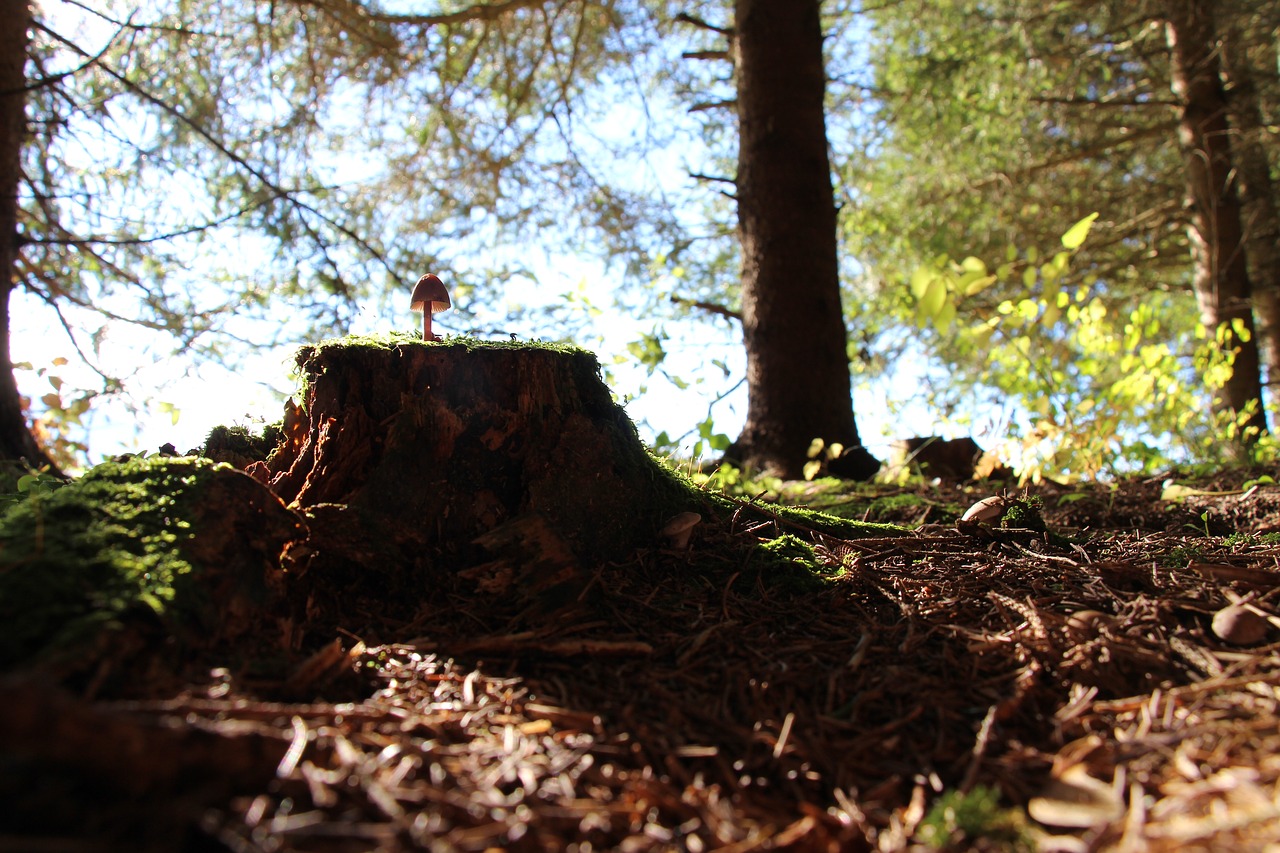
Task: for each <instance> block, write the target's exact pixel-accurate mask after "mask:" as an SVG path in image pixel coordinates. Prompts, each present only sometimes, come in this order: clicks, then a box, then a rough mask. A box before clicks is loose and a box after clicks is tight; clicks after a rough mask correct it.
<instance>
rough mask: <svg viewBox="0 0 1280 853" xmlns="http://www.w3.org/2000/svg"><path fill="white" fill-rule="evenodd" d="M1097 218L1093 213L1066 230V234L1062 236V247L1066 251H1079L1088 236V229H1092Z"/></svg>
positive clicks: (1095, 213)
mask: <svg viewBox="0 0 1280 853" xmlns="http://www.w3.org/2000/svg"><path fill="white" fill-rule="evenodd" d="M1097 218H1098V214H1097V212H1096V211H1095V212H1094V213H1090V214H1089V215H1088V216H1086V217H1085V218H1084V219H1081V220H1080V221H1079V222H1077V223H1076V224H1075V225H1072V226H1071V227H1070V228H1069V229H1067V233H1066V234H1063V235H1062V245H1063V246H1066V247H1067V248H1068V249H1079V248H1080V247H1081V246H1082V245H1083V244H1084V241H1085V238H1086V237H1088V236H1089V229H1090V228H1092V227H1093V221H1094V220H1095V219H1097Z"/></svg>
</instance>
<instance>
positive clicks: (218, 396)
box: [11, 259, 932, 464]
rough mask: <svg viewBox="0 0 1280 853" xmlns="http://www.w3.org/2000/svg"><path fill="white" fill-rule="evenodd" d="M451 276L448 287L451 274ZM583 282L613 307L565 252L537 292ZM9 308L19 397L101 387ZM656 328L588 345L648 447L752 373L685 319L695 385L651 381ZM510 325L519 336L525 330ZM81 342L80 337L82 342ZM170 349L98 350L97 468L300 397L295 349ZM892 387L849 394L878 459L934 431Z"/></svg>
mask: <svg viewBox="0 0 1280 853" xmlns="http://www.w3.org/2000/svg"><path fill="white" fill-rule="evenodd" d="M556 270H559V271H556ZM444 278H445V281H446V284H448V277H447V273H446V274H445V276H444ZM411 284H412V283H406V286H405V291H404V299H403V300H402V301H403V306H402V307H403V310H402V311H400V312H398V313H396V314H394V315H393V316H380V315H378V314H377V312H375V311H374V310H372V309H366V310H363V311H361V312H360V313H359V315H358V318H357V321H356V324H355V325H354V326H353V327H352V328H351V330H350V331H351V332H352V333H357V334H362V333H370V332H387V331H410V330H414V329H418V328H420V321H419V319H418V318H419V316H420V315H418V314H415V313H413V312H411V311H410V310H409V307H408V306H409V289H410V285H411ZM580 286H583V287H584V288H585V294H586V296H587V297H588V298H589V299H590V300H591V301H592V302H593V303H594V304H597V305H600V306H607V305H609V299H610V294H611V292H612V288H613V282H611V281H610V280H609V275H608V273H607V272H605V271H603V270H595V271H592V270H591V268H590V266H589V265H584V264H581V263H569V262H568V261H567V260H566V259H560V262H559V264H557V265H556V266H555V269H554V270H552V271H550V272H548V273H547V274H546V276H545V277H544V279H543V280H542V281H541V283H540V291H541V292H542V293H544V294H553V295H554V294H558V293H563V292H568V291H571V290H575V289H577V288H579V287H580ZM508 298H509V299H510V300H511V303H512V304H513V305H514V304H518V303H524V304H526V305H528V304H529V303H530V302H531V301H533V300H535V299H536V298H537V297H536V295H535V294H534V293H533V292H532V290H531V289H530V288H527V287H526V288H524V289H519V288H517V289H516V290H515V291H513V292H510V293H509V294H508ZM392 301H393V302H394V300H392ZM493 310H494V311H496V312H504V311H505V306H493ZM11 311H12V325H13V338H12V348H13V357H14V360H15V361H16V362H27V363H30V364H31V366H32V369H31V370H21V371H19V372H18V383H19V388H20V390H21V391H22V393H23V394H25V395H27V396H29V397H32V398H34V399H38V398H39V397H41V396H42V395H44V394H46V393H49V392H50V391H52V390H53V388H52V386H51V385H50V384H49V381H48V379H47V375H50V374H51V375H56V376H57V377H59V378H60V379H61V380H62V382H63V383H64V385H63V390H64V394H65V395H66V396H70V394H68V393H67V392H68V391H69V389H74V388H94V387H100V385H101V380H100V378H99V377H98V376H97V375H96V374H95V373H94V372H93V371H92V370H91V369H90V368H89V367H88V366H87V365H85V364H84V363H83V362H82V361H81V360H80V359H79V358H78V357H77V355H76V351H75V349H74V348H73V347H72V345H71V344H70V342H69V340H68V338H67V336H66V334H65V332H64V331H63V329H62V328H61V325H60V323H59V322H58V320H57V318H56V316H55V315H54V314H53V312H52V311H51V310H50V309H49V308H48V307H47V306H46V305H44V304H43V303H42V302H39V301H38V300H36V299H34V298H32V297H31V296H29V295H27V294H22V293H19V294H15V299H14V303H13V305H12V308H11ZM68 316H69V318H70V319H71V320H72V322H73V323H75V322H76V319H77V315H76V312H75V311H74V310H70V311H68ZM79 319H80V320H81V321H82V323H83V326H82V328H85V329H88V328H94V327H96V326H97V325H98V324H99V323H100V322H101V318H100V316H99V315H96V314H88V312H86V315H85V316H83V317H81V318H79ZM451 319H452V318H450V316H449V313H448V312H446V313H443V314H440V315H437V317H436V328H437V331H438V332H440V333H443V334H446V335H447V334H451V333H452V334H456V333H458V332H459V329H458V328H457V326H456V325H455V324H454V323H452V322H451ZM651 325H652V324H651V323H650V322H647V321H646V320H644V319H642V318H631V317H626V316H623V315H621V314H620V313H618V312H616V311H610V310H606V311H605V312H604V313H603V314H602V315H600V317H599V318H598V325H597V328H596V331H597V333H598V335H599V338H600V339H601V342H602V343H603V345H602V346H597V345H595V343H596V342H586V343H585V344H584V345H585V347H586V348H587V349H591V350H593V351H595V352H596V354H597V356H598V358H599V360H600V362H601V364H602V365H603V367H604V368H605V371H606V373H607V375H608V378H609V380H610V383H611V384H610V387H611V390H612V391H613V392H614V395H615V397H616V398H617V399H618V400H619V402H621V403H623V404H624V406H625V408H626V410H627V413H628V414H629V415H630V416H631V418H632V420H633V421H635V422H636V423H637V426H638V427H639V428H640V433H641V437H642V438H643V439H644V440H645V441H649V442H651V441H652V440H653V439H654V437H655V436H656V435H657V434H658V433H659V432H663V431H665V432H667V433H668V434H669V435H670V436H672V437H675V436H679V435H682V434H684V433H686V432H687V431H689V430H690V429H692V428H694V427H695V426H696V425H697V424H698V423H700V422H701V421H703V420H704V419H705V418H706V417H707V413H708V406H710V405H711V404H712V401H713V400H714V399H715V398H716V397H717V396H718V395H720V394H723V393H724V392H726V391H728V390H730V389H731V388H732V387H733V386H734V385H735V384H737V383H738V380H739V379H741V377H742V375H743V372H744V370H745V354H744V352H743V349H742V345H741V342H740V340H738V339H737V338H736V335H735V334H734V332H735V331H736V330H732V329H729V328H727V327H726V326H725V324H724V323H723V322H717V323H714V324H713V323H707V322H697V321H693V320H690V321H688V322H685V323H680V324H674V325H672V326H669V327H668V331H669V332H670V333H671V336H672V339H671V340H670V341H669V342H668V344H667V349H668V353H669V354H668V360H667V363H666V365H665V368H666V369H667V371H668V372H670V373H671V374H673V375H675V376H679V377H682V378H684V379H686V380H689V381H691V382H692V383H693V384H691V385H690V386H689V387H688V388H686V389H680V388H678V387H676V385H674V384H672V383H671V382H669V381H667V380H666V379H664V378H662V377H661V376H658V375H655V376H649V375H647V373H646V370H645V369H644V368H643V367H642V366H640V365H639V364H637V363H636V362H635V360H634V359H633V358H631V357H630V356H629V355H628V354H627V352H626V344H627V343H628V342H630V341H634V340H636V339H638V338H639V337H640V336H641V335H642V334H643V333H644V332H646V331H648V330H649V329H650V328H651ZM508 327H510V326H509V324H508ZM510 328H511V329H512V331H514V332H516V334H521V332H520V330H519V329H518V328H515V327H510ZM530 335H531V336H532V331H531V332H530ZM86 337H87V335H84V334H83V333H82V334H81V338H82V345H84V341H83V339H84V338H86ZM171 349H172V340H171V339H169V338H168V337H167V336H163V335H158V334H156V335H152V334H149V333H147V332H145V331H144V330H139V329H136V328H133V327H129V326H127V325H125V324H121V323H114V324H111V325H109V326H108V327H107V332H106V334H105V335H103V336H102V338H101V342H100V345H99V352H100V358H99V359H98V361H97V363H98V364H99V365H100V366H101V367H102V368H103V369H104V370H105V371H106V372H109V373H115V374H119V375H121V376H122V377H124V378H125V382H126V389H127V395H126V396H122V397H120V398H110V399H106V400H100V401H99V402H98V403H97V404H95V406H94V407H93V408H92V409H91V410H90V412H89V413H88V414H87V415H86V417H85V419H84V426H85V428H86V430H85V432H84V433H82V434H78V435H76V436H74V437H75V438H77V439H79V440H86V441H87V443H88V445H89V454H88V458H89V461H90V463H91V464H92V463H96V462H98V461H101V460H102V459H103V458H106V457H110V456H114V455H116V454H120V453H126V452H138V451H146V452H154V451H155V450H156V449H158V448H159V447H160V446H161V445H162V444H166V443H171V444H173V445H174V446H175V447H176V448H177V449H178V450H179V451H180V452H185V451H187V450H190V449H193V448H196V447H199V446H200V445H201V444H203V442H204V438H205V436H206V435H207V434H208V432H209V430H210V429H212V428H213V427H214V426H218V425H234V424H239V425H245V426H248V427H250V428H253V429H260V428H261V426H262V425H263V424H267V423H273V422H275V421H277V420H279V419H280V418H281V416H282V414H283V401H284V400H285V399H286V398H287V397H288V396H289V395H291V394H294V393H296V392H297V385H296V381H295V380H294V379H293V378H292V376H291V375H290V373H291V368H292V362H293V355H294V352H295V350H296V346H294V345H288V346H283V347H278V348H275V349H271V350H265V351H262V352H259V353H255V354H252V355H249V356H247V357H246V358H245V359H244V361H243V363H242V365H241V366H240V367H239V368H238V369H236V370H230V369H228V368H226V367H223V366H221V365H218V364H215V363H210V362H196V361H194V360H192V359H189V358H183V357H176V358H175V357H172V356H171V354H170V351H171ZM58 358H65V359H67V360H68V363H67V364H65V365H60V366H55V365H54V361H55V359H58ZM715 359H720V360H723V361H724V363H725V364H726V366H728V367H729V369H730V375H729V376H728V377H725V375H724V373H723V371H722V370H721V369H720V368H718V367H712V366H711V362H712V361H713V360H715ZM42 367H43V368H45V369H46V371H47V374H46V375H45V376H41V375H39V374H38V372H37V371H38V370H39V369H40V368H42ZM642 388H643V389H644V390H643V392H642ZM887 394H888V384H887V383H880V384H878V386H877V387H862V388H858V389H855V394H854V402H855V408H854V411H855V415H856V417H857V421H858V427H859V430H860V433H861V435H862V438H863V441H864V443H865V444H866V445H867V446H868V447H870V449H871V450H872V452H873V453H875V454H876V455H877V456H879V457H881V458H884V457H885V456H886V455H887V453H888V449H889V443H890V438H889V437H888V436H892V437H905V436H906V435H915V434H922V435H927V434H931V433H932V429H931V428H929V427H928V426H927V425H926V422H927V418H925V416H924V414H923V412H909V413H908V415H907V416H906V418H905V419H904V417H903V416H902V414H901V413H894V414H890V412H889V411H888V409H887V407H886V405H885V403H886V396H887ZM746 402H747V401H746V391H745V385H740V386H739V387H738V388H737V390H735V391H733V392H732V393H730V394H729V395H728V396H727V397H726V398H725V399H724V400H722V401H720V402H719V403H717V404H715V406H714V408H713V409H712V410H711V414H712V416H713V417H714V421H715V430H716V432H720V433H724V434H726V435H728V436H729V437H730V438H733V437H736V436H737V434H738V432H739V431H740V430H741V428H742V424H743V420H744V418H745V415H746ZM175 418H176V420H175ZM913 421H914V422H913ZM913 430H914V431H913ZM696 439H697V436H696V435H694V436H690V437H688V438H687V439H686V440H685V441H684V442H683V443H682V446H681V450H682V451H683V453H684V454H687V453H688V452H689V450H690V448H691V446H692V444H693V442H694V441H695V440H696Z"/></svg>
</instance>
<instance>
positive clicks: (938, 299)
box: [920, 276, 947, 317]
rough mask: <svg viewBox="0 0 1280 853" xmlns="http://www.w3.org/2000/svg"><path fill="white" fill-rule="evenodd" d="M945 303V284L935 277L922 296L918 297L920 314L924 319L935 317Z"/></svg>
mask: <svg viewBox="0 0 1280 853" xmlns="http://www.w3.org/2000/svg"><path fill="white" fill-rule="evenodd" d="M946 301H947V284H946V282H944V281H943V280H942V279H941V278H940V277H938V276H935V277H934V279H933V281H931V282H929V286H928V288H927V289H926V290H925V292H924V296H922V297H920V314H921V315H922V316H924V317H937V316H938V312H939V311H941V310H942V306H943V305H944V304H946Z"/></svg>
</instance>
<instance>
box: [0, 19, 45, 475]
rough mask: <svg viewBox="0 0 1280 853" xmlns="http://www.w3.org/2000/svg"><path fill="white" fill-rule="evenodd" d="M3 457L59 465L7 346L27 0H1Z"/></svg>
mask: <svg viewBox="0 0 1280 853" xmlns="http://www.w3.org/2000/svg"><path fill="white" fill-rule="evenodd" d="M0 21H8V22H9V23H7V24H3V25H0V459H9V460H19V461H24V462H26V463H28V464H30V465H32V466H35V467H40V466H42V465H48V466H50V468H54V467H55V466H54V465H53V463H52V462H51V461H50V460H49V458H48V457H47V456H46V455H45V454H44V452H43V451H41V450H40V447H39V446H38V445H37V444H36V441H35V439H34V438H33V437H32V435H31V432H30V430H28V429H27V420H26V415H25V414H24V412H23V408H22V397H21V395H19V393H18V382H17V380H16V379H15V378H14V375H13V357H12V355H11V352H10V348H9V296H10V294H12V293H13V289H14V286H15V284H16V281H17V263H18V249H19V246H20V245H21V244H20V238H19V234H18V187H19V185H20V184H21V181H22V146H23V142H24V141H25V139H26V134H27V110H26V100H27V98H26V86H27V78H26V65H27V31H28V30H29V28H30V26H31V6H30V5H28V0H0Z"/></svg>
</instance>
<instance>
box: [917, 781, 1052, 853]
mask: <svg viewBox="0 0 1280 853" xmlns="http://www.w3.org/2000/svg"><path fill="white" fill-rule="evenodd" d="M916 837H917V838H919V839H920V840H921V841H923V842H924V843H925V845H926V846H928V847H931V848H933V849H934V850H969V849H982V850H1009V851H1015V850H1017V851H1021V850H1027V851H1029V850H1034V849H1035V847H1036V845H1035V842H1034V839H1033V838H1032V836H1031V832H1030V829H1029V827H1028V823H1027V818H1026V816H1025V815H1024V814H1023V812H1022V810H1021V809H1005V808H1001V807H1000V793H999V792H998V791H996V790H995V789H994V788H987V787H985V786H982V785H978V786H977V787H975V788H974V789H973V790H972V791H969V792H968V793H963V792H960V791H948V792H947V793H945V794H943V795H942V796H941V797H939V798H938V800H937V802H935V803H934V804H933V807H932V808H931V809H929V813H928V814H927V815H925V818H924V820H922V821H921V822H920V828H919V829H918V830H917V831H916Z"/></svg>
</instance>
